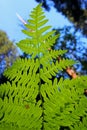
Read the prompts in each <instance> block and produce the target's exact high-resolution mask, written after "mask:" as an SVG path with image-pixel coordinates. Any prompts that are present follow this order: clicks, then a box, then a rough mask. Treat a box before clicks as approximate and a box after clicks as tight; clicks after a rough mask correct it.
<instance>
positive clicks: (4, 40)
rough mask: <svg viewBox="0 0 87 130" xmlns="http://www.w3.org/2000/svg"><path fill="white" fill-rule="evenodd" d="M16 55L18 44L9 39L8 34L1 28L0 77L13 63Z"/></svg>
mask: <svg viewBox="0 0 87 130" xmlns="http://www.w3.org/2000/svg"><path fill="white" fill-rule="evenodd" d="M16 57H17V48H16V46H15V45H14V44H13V42H12V41H10V40H9V38H8V36H7V34H6V33H5V32H4V31H2V30H0V78H1V76H2V74H3V72H4V70H5V69H6V68H8V67H9V66H11V65H12V64H13V62H14V61H15V59H16ZM0 80H1V79H0Z"/></svg>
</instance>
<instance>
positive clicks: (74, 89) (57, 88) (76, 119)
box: [41, 77, 87, 130]
mask: <svg viewBox="0 0 87 130" xmlns="http://www.w3.org/2000/svg"><path fill="white" fill-rule="evenodd" d="M83 81H84V85H83ZM86 83H87V77H86V80H85V78H84V80H83V79H81V77H80V78H78V79H73V80H64V81H63V80H60V82H59V83H58V84H57V80H55V81H54V83H53V85H52V84H51V83H49V85H48V84H45V85H42V88H41V89H42V91H41V92H42V95H43V97H44V100H45V102H44V114H45V116H44V120H45V122H44V129H48V130H50V129H51V128H52V129H53V130H57V129H58V130H60V128H62V127H63V128H67V129H71V130H74V129H76V128H78V129H80V128H82V126H84V127H83V128H87V126H86V122H85V121H86V119H87V104H86V101H87V98H86V97H85V96H84V88H85V87H86ZM72 84H73V85H72ZM45 87H46V89H45ZM81 119H82V120H84V123H83V122H82V121H81ZM81 125H82V126H81Z"/></svg>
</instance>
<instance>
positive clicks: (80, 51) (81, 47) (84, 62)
mask: <svg viewBox="0 0 87 130" xmlns="http://www.w3.org/2000/svg"><path fill="white" fill-rule="evenodd" d="M56 33H60V37H59V39H57V41H56V43H55V46H54V49H63V50H65V49H66V50H67V53H66V54H65V55H64V56H65V58H69V59H74V60H76V61H77V62H78V64H76V65H75V66H74V68H75V69H76V71H77V72H78V73H79V74H87V53H86V52H87V46H86V41H82V40H81V38H82V37H83V36H81V34H80V33H79V32H78V31H76V30H75V29H74V28H72V27H71V26H66V27H64V28H61V29H57V32H56Z"/></svg>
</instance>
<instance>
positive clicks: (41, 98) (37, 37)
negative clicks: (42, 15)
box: [36, 11, 44, 129]
mask: <svg viewBox="0 0 87 130" xmlns="http://www.w3.org/2000/svg"><path fill="white" fill-rule="evenodd" d="M37 17H38V11H37V14H36V39H37V45H38V61H39V79H40V82H39V96H40V100H41V102H42V103H41V107H42V117H43V118H42V120H43V121H44V106H43V97H42V95H41V78H40V77H41V72H40V69H41V68H40V65H41V62H40V56H39V36H38V26H37V25H38V18H37ZM43 121H42V129H43V128H44V123H43Z"/></svg>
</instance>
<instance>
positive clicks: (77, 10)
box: [36, 0, 87, 36]
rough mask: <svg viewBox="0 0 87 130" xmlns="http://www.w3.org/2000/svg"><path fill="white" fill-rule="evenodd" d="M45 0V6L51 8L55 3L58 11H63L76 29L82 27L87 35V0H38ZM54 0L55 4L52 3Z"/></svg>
mask: <svg viewBox="0 0 87 130" xmlns="http://www.w3.org/2000/svg"><path fill="white" fill-rule="evenodd" d="M36 1H37V2H43V7H45V9H46V10H48V11H49V10H50V8H51V6H50V5H53V6H54V8H56V10H57V11H58V12H61V13H62V14H63V15H64V16H66V17H67V18H68V19H69V20H70V21H71V22H73V23H74V25H75V27H76V29H80V30H81V31H82V32H83V34H85V36H87V0H36ZM50 2H52V3H53V4H50Z"/></svg>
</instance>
